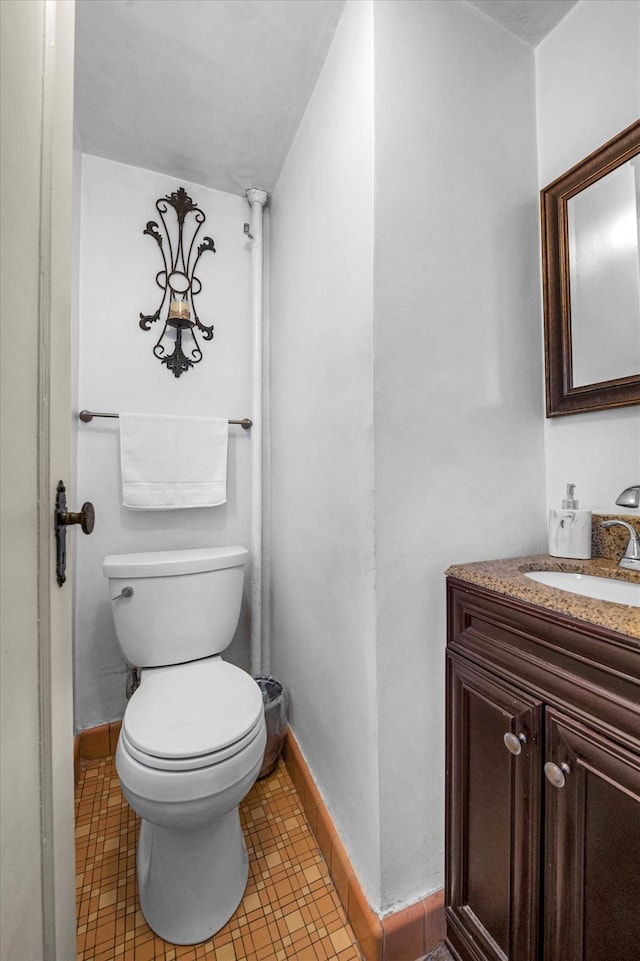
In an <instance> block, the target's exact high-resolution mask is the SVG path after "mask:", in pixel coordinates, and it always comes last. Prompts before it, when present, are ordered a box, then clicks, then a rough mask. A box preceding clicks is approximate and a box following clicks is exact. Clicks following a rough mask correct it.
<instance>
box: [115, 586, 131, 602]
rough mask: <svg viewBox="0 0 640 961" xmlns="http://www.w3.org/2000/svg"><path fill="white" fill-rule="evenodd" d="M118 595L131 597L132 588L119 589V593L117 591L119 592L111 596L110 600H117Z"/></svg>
mask: <svg viewBox="0 0 640 961" xmlns="http://www.w3.org/2000/svg"><path fill="white" fill-rule="evenodd" d="M119 597H133V588H132V587H123V588H122V590H121V591H120V593H119V594H116V596H115V597H112V598H111V600H112V601H117V600H118V598H119Z"/></svg>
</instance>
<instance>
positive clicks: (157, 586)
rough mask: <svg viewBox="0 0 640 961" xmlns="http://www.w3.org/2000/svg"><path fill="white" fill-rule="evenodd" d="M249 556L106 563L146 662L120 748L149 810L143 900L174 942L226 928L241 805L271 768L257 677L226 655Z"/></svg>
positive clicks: (237, 861)
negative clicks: (267, 763) (266, 759)
mask: <svg viewBox="0 0 640 961" xmlns="http://www.w3.org/2000/svg"><path fill="white" fill-rule="evenodd" d="M246 556H247V552H246V551H245V550H244V549H243V548H226V549H225V548H214V549H210V550H205V551H202V550H199V551H172V552H162V553H161V554H138V555H135V554H130V555H112V556H110V557H107V558H105V561H104V565H103V571H104V574H105V576H107V577H108V578H109V588H110V597H111V604H112V609H113V613H114V622H115V625H116V632H117V634H118V640H119V642H120V645H121V647H122V649H123V652H124V654H125V656H126V657H127V659H128V660H129V661H131V663H134V664H138V666H140V665H141V666H142V670H141V677H140V686H139V687H138V689H137V690H136V691H135V693H134V694H133V696H132V697H131V699H130V700H129V702H128V705H127V708H126V710H125V714H124V718H123V721H122V729H121V732H120V737H119V740H118V746H117V750H116V769H117V772H118V776H119V778H120V782H121V785H122V791H123V793H124V795H125V797H126V799H127V801H128V802H129V804H130V805H131V807H132V808H133V809H134V811H135V812H136V813H137V814H138V815H139V816H140V817H141V818H142V822H141V825H140V838H139V842H138V857H137V873H138V892H139V897H140V906H141V908H142V913H143V914H144V916H145V919H146V920H147V922H148V924H149V926H150V927H151V928H152V930H153V931H155V932H156V934H158V935H159V936H160V937H162V938H164V939H165V940H166V941H170V942H172V943H174V944H197V943H199V942H201V941H206V940H207V939H208V938H210V937H211V936H212V935H213V934H215V932H216V931H218V930H219V929H220V928H221V927H223V926H224V924H226V922H227V921H228V920H229V918H230V917H231V916H232V915H233V913H234V911H235V910H236V908H237V906H238V904H239V903H240V900H241V899H242V895H243V893H244V889H245V886H246V882H247V877H248V856H247V851H246V845H245V842H244V838H243V835H242V830H241V827H240V817H239V812H238V805H239V804H240V802H241V801H242V799H243V798H244V797H245V796H246V794H247V793H248V791H249V790H250V789H251V787H252V785H253V784H254V782H255V780H256V778H257V776H258V774H259V772H260V767H261V764H262V760H263V756H264V749H265V744H266V728H265V721H264V708H263V701H262V693H261V691H260V688H259V687H258V685H257V684H256V682H255V681H254V680H253V678H252V677H251V676H250V675H249V674H247V673H246V672H245V671H243V670H241V669H240V668H238V667H235V666H234V665H232V664H228V663H227V662H225V661H224V660H223V659H222V657H221V656H220V652H221V651H222V650H224V649H225V648H226V647H227V646H228V644H229V643H230V641H231V638H232V637H233V633H234V631H235V627H236V624H237V620H238V615H239V610H240V600H241V593H242V580H243V566H244V562H245V558H246ZM124 588H129V589H130V590H128V591H127V590H124ZM176 605H178V607H180V608H181V609H182V615H181V617H180V618H176V617H175V606H176ZM170 615H171V616H170ZM194 655H195V656H194Z"/></svg>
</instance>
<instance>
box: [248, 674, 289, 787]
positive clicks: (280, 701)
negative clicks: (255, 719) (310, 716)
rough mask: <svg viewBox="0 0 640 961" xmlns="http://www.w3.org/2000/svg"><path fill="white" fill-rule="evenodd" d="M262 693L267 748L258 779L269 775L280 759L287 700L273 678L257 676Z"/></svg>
mask: <svg viewBox="0 0 640 961" xmlns="http://www.w3.org/2000/svg"><path fill="white" fill-rule="evenodd" d="M254 680H255V682H256V683H257V685H258V686H259V688H260V690H261V691H262V701H263V704H264V719H265V722H266V725H267V746H266V747H265V749H264V760H263V762H262V767H261V768H260V773H259V774H258V779H260V778H261V777H266V776H267V774H271V772H272V771H273V769H274V767H275V766H276V762H277V760H278V758H279V757H280V752H281V750H282V745H283V744H284V736H285V734H286V733H287V703H286V702H287V699H286V695H285V692H284V688H283V686H282V684H281V683H280V681H276V679H275V677H267V676H265V675H262V674H259V675H258V676H257V677H255V678H254Z"/></svg>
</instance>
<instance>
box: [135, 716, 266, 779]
mask: <svg viewBox="0 0 640 961" xmlns="http://www.w3.org/2000/svg"><path fill="white" fill-rule="evenodd" d="M262 726H263V719H262V717H259V718H258V720H257V721H256V723H255V725H254V726H253V728H252V729H251V730H250V731H249V733H248V734H245V735H244V737H241V738H239V740H237V741H235V742H234V743H233V744H229V745H228V746H227V747H225V748H222V750H220V751H212V752H211V753H210V754H197V755H195V756H193V757H179V758H168V757H157V756H156V755H154V754H146V753H145V752H144V751H140V750H139V749H138V748H137V747H136V746H135V745H134V744H132V743H131V741H130V740H129V738H128V737H127V733H126V731H125V729H124V725H123V727H122V730H121V731H120V739H121V741H122V747H123V749H124V750H125V751H126V752H127V754H128V755H129V756H130V757H132V758H135V760H136V761H138V762H139V763H140V764H144V765H146V766H147V767H152V768H155V769H156V770H157V771H196V770H199V769H200V768H204V767H210V766H212V765H215V764H220V763H221V761H226V760H227V759H228V758H231V757H233V756H234V755H236V754H239V753H240V752H241V751H244V750H245V749H246V748H248V747H249V746H250V745H251V744H252V743H253V741H255V739H256V738H257V737H258V736H259V735H260V734H261V732H262Z"/></svg>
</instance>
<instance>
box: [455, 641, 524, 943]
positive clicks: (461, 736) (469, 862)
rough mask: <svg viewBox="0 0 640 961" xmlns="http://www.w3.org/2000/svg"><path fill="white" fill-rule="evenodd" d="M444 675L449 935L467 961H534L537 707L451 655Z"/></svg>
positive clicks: (502, 684) (512, 688)
mask: <svg viewBox="0 0 640 961" xmlns="http://www.w3.org/2000/svg"><path fill="white" fill-rule="evenodd" d="M447 677H448V706H447V767H448V771H447V852H448V855H447V878H446V905H447V908H446V911H447V928H448V939H449V941H450V943H451V945H452V946H453V948H454V949H455V950H456V951H457V952H458V954H459V955H460V957H461V958H462V959H464V961H467V959H469V961H480V959H482V961H534V959H535V958H536V957H537V950H538V911H539V861H540V834H539V830H540V827H539V825H540V770H541V751H540V732H541V718H542V707H541V704H540V702H539V701H537V700H535V699H534V698H532V697H530V696H529V695H527V694H525V693H523V692H522V691H520V690H518V689H517V688H515V687H512V686H511V685H510V684H509V683H508V682H504V681H502V680H500V679H499V678H497V677H494V676H493V675H491V674H489V673H488V672H485V671H483V670H482V669H480V668H477V667H475V666H472V665H470V664H469V663H468V662H466V661H465V660H463V659H462V658H459V657H457V656H456V655H454V654H451V653H450V654H449V655H448V658H447ZM505 734H509V735H511V738H510V739H509V740H510V741H511V749H512V750H516V751H518V753H516V754H513V753H510V751H509V750H508V748H507V746H506V745H505V740H504V735H505ZM514 736H515V737H514Z"/></svg>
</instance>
